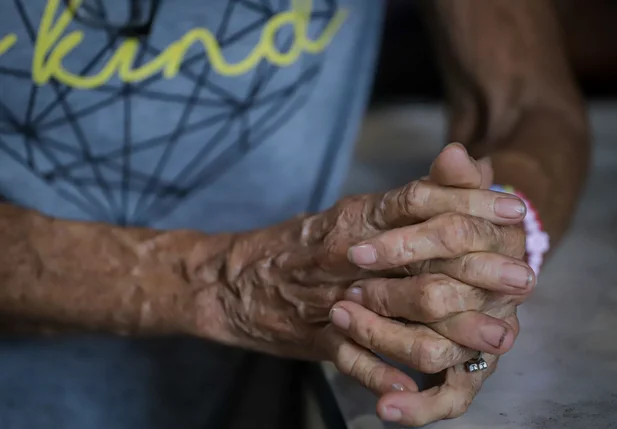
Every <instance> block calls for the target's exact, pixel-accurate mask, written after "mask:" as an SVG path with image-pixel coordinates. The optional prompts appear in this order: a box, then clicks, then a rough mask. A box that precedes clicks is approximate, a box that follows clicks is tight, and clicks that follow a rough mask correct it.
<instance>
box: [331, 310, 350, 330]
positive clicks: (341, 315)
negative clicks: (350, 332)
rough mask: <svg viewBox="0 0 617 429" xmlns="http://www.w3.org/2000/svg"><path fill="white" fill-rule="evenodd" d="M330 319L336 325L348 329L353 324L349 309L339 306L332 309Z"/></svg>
mask: <svg viewBox="0 0 617 429" xmlns="http://www.w3.org/2000/svg"><path fill="white" fill-rule="evenodd" d="M330 321H331V322H332V323H334V325H335V326H338V327H339V328H341V329H343V330H347V329H349V325H351V316H350V315H349V313H348V312H347V310H344V309H342V308H340V307H337V308H333V309H332V310H330Z"/></svg>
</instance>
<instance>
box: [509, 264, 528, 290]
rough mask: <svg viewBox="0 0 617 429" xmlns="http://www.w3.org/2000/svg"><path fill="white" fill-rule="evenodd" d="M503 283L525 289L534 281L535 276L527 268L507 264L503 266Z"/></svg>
mask: <svg viewBox="0 0 617 429" xmlns="http://www.w3.org/2000/svg"><path fill="white" fill-rule="evenodd" d="M501 281H502V282H504V283H505V284H506V285H508V286H511V287H515V288H520V289H525V288H527V287H528V286H529V285H530V284H531V282H532V281H533V275H532V274H531V271H529V270H528V269H527V268H525V267H522V266H520V265H518V264H511V263H507V264H503V265H502V266H501Z"/></svg>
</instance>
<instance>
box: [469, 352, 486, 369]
mask: <svg viewBox="0 0 617 429" xmlns="http://www.w3.org/2000/svg"><path fill="white" fill-rule="evenodd" d="M486 368H488V363H486V361H485V360H484V358H482V352H478V355H477V356H476V357H475V358H473V359H470V360H468V361H467V362H465V369H467V372H477V371H484V370H485V369H486Z"/></svg>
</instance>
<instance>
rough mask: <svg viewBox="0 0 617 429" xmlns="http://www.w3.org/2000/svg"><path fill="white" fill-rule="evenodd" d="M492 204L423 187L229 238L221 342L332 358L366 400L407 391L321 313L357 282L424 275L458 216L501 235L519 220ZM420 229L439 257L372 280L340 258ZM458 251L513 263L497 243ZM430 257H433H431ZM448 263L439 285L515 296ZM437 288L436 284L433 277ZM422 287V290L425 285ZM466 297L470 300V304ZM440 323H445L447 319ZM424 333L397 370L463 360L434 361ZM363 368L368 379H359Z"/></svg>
mask: <svg viewBox="0 0 617 429" xmlns="http://www.w3.org/2000/svg"><path fill="white" fill-rule="evenodd" d="M501 198H508V199H509V198H512V197H506V196H504V195H503V194H498V193H494V192H490V191H486V190H472V189H454V188H448V187H443V186H438V185H435V184H432V183H430V182H428V181H414V182H411V183H409V184H408V185H407V186H405V187H402V188H400V189H397V190H393V191H390V192H387V193H385V194H382V195H361V196H356V197H350V198H345V199H343V200H341V201H340V202H339V203H338V204H336V205H335V206H334V207H333V208H331V209H329V210H326V211H325V212H323V213H319V214H317V215H313V216H306V217H301V218H297V219H293V220H291V221H289V222H286V223H284V224H281V225H277V226H275V227H272V228H268V229H264V230H259V231H255V232H250V233H244V234H239V235H238V236H237V237H236V238H235V241H234V244H233V246H232V249H231V252H229V254H228V257H227V259H226V261H225V264H224V275H223V277H224V284H225V287H223V288H221V289H219V290H218V292H217V296H216V297H215V298H214V299H216V302H217V303H218V305H220V306H221V308H222V309H223V312H224V314H225V316H226V321H225V323H226V325H227V329H226V330H227V331H228V332H230V337H231V338H229V339H227V340H226V341H228V342H230V343H232V344H235V345H239V346H243V347H248V348H251V349H255V350H260V351H264V352H268V353H273V354H277V355H284V356H290V357H296V358H302V359H318V360H332V361H334V363H335V364H336V365H337V366H338V367H339V369H342V370H343V372H348V373H350V374H352V375H355V376H356V378H359V379H360V381H361V382H362V383H363V384H364V385H365V386H367V387H369V388H371V389H372V390H374V391H376V392H381V393H385V391H389V390H391V388H392V387H391V386H392V385H409V383H410V380H409V379H408V377H407V376H405V375H404V374H403V373H401V372H399V371H397V370H395V369H394V368H391V367H389V366H388V365H386V364H384V363H382V362H381V361H379V359H378V358H376V357H375V356H373V355H371V354H370V353H368V354H367V353H365V352H366V349H363V348H361V347H359V346H358V345H356V343H354V342H353V341H351V340H349V339H347V338H346V337H345V336H343V335H342V334H341V333H340V332H338V331H337V330H336V329H333V327H332V326H331V325H329V324H328V315H329V312H330V309H331V308H332V306H333V304H334V303H336V302H337V301H340V300H342V299H343V297H344V295H345V292H346V290H347V289H348V288H349V287H350V286H351V285H352V283H354V282H356V281H358V280H362V279H367V278H383V277H405V276H410V275H418V274H422V273H426V272H427V270H428V269H429V268H431V264H430V263H426V260H429V259H434V258H436V257H439V258H441V259H444V255H445V254H447V252H448V246H447V242H448V240H451V241H456V240H458V238H459V237H458V235H457V234H458V231H456V230H452V225H458V224H459V223H458V222H459V220H460V219H461V218H463V217H471V216H473V217H474V222H475V221H477V218H482V219H484V220H485V221H483V222H484V226H485V227H486V228H487V229H490V228H495V225H506V227H505V228H506V229H507V228H508V225H514V224H516V223H519V222H520V221H521V220H522V216H523V214H520V216H516V214H514V215H512V214H510V215H509V216H506V217H503V216H500V215H498V214H497V213H496V211H495V207H496V205H495V202H496V201H497V200H498V199H501ZM425 221H428V222H425ZM420 222H425V224H426V225H427V230H429V231H432V232H433V233H435V234H437V235H439V236H440V237H442V238H445V241H444V244H445V246H441V248H439V249H435V243H424V244H425V245H426V247H427V252H425V253H424V254H425V256H426V258H425V259H426V260H425V261H419V262H416V263H412V264H408V265H406V266H405V267H397V268H391V269H386V270H383V271H381V272H375V271H372V270H368V269H363V268H360V267H358V266H357V265H354V264H352V263H350V262H349V260H348V255H347V252H348V249H349V248H350V247H351V246H353V245H354V244H357V243H359V242H362V241H364V240H367V239H370V238H372V237H375V236H377V235H379V234H382V233H383V232H385V231H390V230H393V229H395V228H398V227H401V226H408V225H413V224H417V223H420ZM452 234H454V235H453V236H452ZM498 235H499V234H496V237H497V236H498ZM447 237H450V238H447ZM424 241H427V240H424ZM468 244H470V246H471V247H473V249H471V248H470V250H468V251H470V252H471V251H474V252H486V254H487V255H489V256H490V259H491V261H490V262H491V263H492V264H494V263H498V264H504V263H508V262H513V261H516V262H519V261H517V260H516V259H515V256H516V255H508V254H509V253H511V252H512V249H508V248H501V247H500V246H501V244H502V243H501V242H500V241H499V240H497V239H495V240H493V241H491V240H484V241H483V240H477V242H474V243H468ZM419 245H420V246H421V245H423V243H422V242H420V243H419ZM456 247H457V248H459V249H460V248H461V246H456ZM463 247H465V246H463ZM429 249H430V250H429ZM433 250H434V251H435V252H436V253H437V255H438V256H437V255H436V256H434V257H431V251H433ZM444 252H445V253H444ZM457 252H458V251H457ZM490 252H495V253H490ZM458 256H461V255H459V254H452V255H451V258H445V259H446V260H447V259H451V260H452V263H448V264H443V266H444V267H449V268H447V269H449V270H450V271H451V272H450V274H452V276H453V277H456V275H458V277H460V278H449V281H451V282H453V283H455V284H456V285H458V284H461V282H463V283H471V284H472V285H473V286H475V284H476V283H480V284H484V285H490V286H491V287H492V288H493V290H494V291H497V292H504V293H517V291H513V290H511V289H510V288H508V287H507V286H505V285H503V284H502V282H501V281H500V279H499V276H498V274H499V273H498V272H497V271H496V270H487V269H486V266H485V265H486V261H485V260H483V259H482V258H473V259H470V261H472V262H471V264H472V265H473V264H475V265H473V266H466V267H465V269H464V270H461V269H460V268H461V267H458V266H457V262H456V261H457V260H460V258H458ZM434 265H435V264H433V266H434ZM456 273H457V274H456ZM445 274H448V273H445ZM466 275H467V276H468V277H467V278H466V277H465V276H466ZM471 277H473V278H471ZM439 281H440V282H443V276H442V277H440V279H439ZM426 286H427V289H428V288H430V284H427V285H426ZM519 293H520V292H519ZM468 298H469V299H470V300H471V301H473V300H476V297H474V296H470V297H468ZM212 299H213V297H212V296H210V295H205V296H204V297H203V299H201V300H199V299H198V307H201V306H203V308H210V307H211V306H212V304H211V301H212ZM464 304H465V303H462V305H463V306H464ZM458 311H460V310H458ZM442 316H444V318H445V317H447V316H449V314H445V315H442ZM498 322H500V321H497V320H495V323H498ZM202 323H208V319H207V318H204V321H202ZM198 325H199V321H198ZM425 328H426V330H427V332H420V331H419V332H418V335H417V337H418V338H417V340H418V341H416V342H415V346H414V347H419V348H415V349H414V352H415V351H419V353H418V354H417V355H418V356H412V359H410V361H409V362H404V363H406V364H409V365H410V366H412V367H415V368H416V369H419V370H422V369H425V368H429V367H430V368H433V369H436V370H439V369H443V368H447V367H451V366H453V365H455V364H457V363H461V362H462V361H464V360H465V359H466V358H465V354H464V353H461V352H460V350H462V349H463V348H464V346H465V344H462V346H458V347H459V353H442V354H440V356H436V355H435V353H433V352H432V350H443V340H444V337H441V336H440V335H433V334H435V333H434V331H432V330H431V329H430V328H428V327H425ZM200 329H207V327H206V326H201V327H200V326H198V327H197V331H198V332H199V331H200ZM514 336H515V333H514V332H511V333H510V335H509V340H507V341H505V342H504V343H503V345H502V347H501V348H500V349H498V350H492V352H494V353H503V352H505V351H507V350H508V349H509V347H510V346H511V344H512V342H513V338H514ZM452 346H456V345H454V344H452ZM410 351H411V350H410ZM425 351H428V353H426V352H425ZM360 352H362V353H360ZM359 357H360V359H359ZM367 359H368V361H370V362H368V361H367ZM440 360H441V361H440ZM459 361H460V362H459ZM363 362H364V364H363ZM369 363H370V365H369ZM369 367H370V368H371V369H370V372H369V373H366V372H364V373H363V372H362V371H359V370H361V369H362V368H369ZM354 370H356V371H355V372H354ZM358 371H359V372H358ZM434 372H436V371H434ZM377 374H379V375H377Z"/></svg>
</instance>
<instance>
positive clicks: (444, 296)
mask: <svg viewBox="0 0 617 429" xmlns="http://www.w3.org/2000/svg"><path fill="white" fill-rule="evenodd" d="M421 277H423V279H422V280H421V284H422V287H421V288H420V297H419V304H420V316H421V317H422V320H421V321H422V322H424V323H432V322H437V321H440V320H443V319H445V318H446V317H447V316H448V315H449V313H450V311H449V308H448V301H449V300H448V295H449V293H448V292H449V284H448V278H447V277H446V276H443V275H423V276H421Z"/></svg>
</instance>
